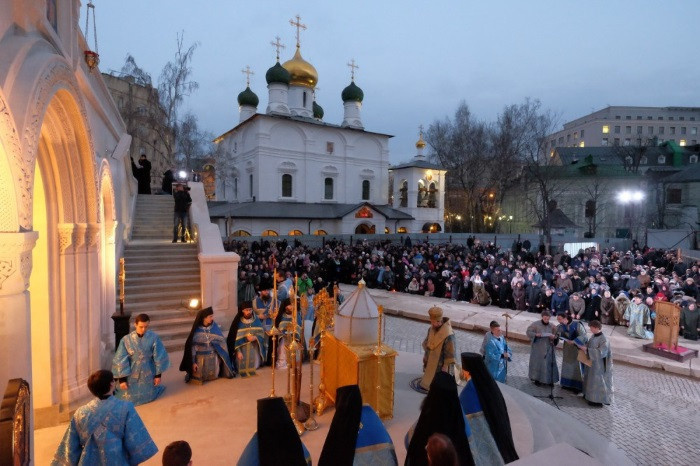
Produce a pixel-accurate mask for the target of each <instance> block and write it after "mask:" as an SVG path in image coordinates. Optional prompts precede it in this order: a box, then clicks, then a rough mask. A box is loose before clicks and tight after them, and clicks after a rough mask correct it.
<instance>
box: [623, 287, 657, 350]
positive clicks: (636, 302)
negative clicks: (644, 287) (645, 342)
mask: <svg viewBox="0 0 700 466" xmlns="http://www.w3.org/2000/svg"><path fill="white" fill-rule="evenodd" d="M623 319H624V320H626V321H627V322H628V324H627V327H629V328H628V329H627V335H629V336H631V337H634V338H644V339H650V338H654V334H653V333H652V332H651V331H649V330H647V329H646V327H647V325H649V324H651V311H650V310H649V307H648V306H647V305H646V304H644V303H643V302H642V295H641V293H638V294H636V295H635V296H634V297H633V298H632V302H631V303H630V304H629V305H628V306H627V309H626V310H625V314H624V316H623Z"/></svg>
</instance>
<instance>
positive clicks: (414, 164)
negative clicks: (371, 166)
mask: <svg viewBox="0 0 700 466" xmlns="http://www.w3.org/2000/svg"><path fill="white" fill-rule="evenodd" d="M400 168H423V169H426V170H444V169H445V168H443V167H441V166H439V165H436V164H434V163H432V162H430V161H429V160H427V159H425V158H422V159H421V158H418V157H414V158H413V159H411V160H410V161H408V162H406V163H401V164H399V165H392V166H390V167H389V170H398V169H400Z"/></svg>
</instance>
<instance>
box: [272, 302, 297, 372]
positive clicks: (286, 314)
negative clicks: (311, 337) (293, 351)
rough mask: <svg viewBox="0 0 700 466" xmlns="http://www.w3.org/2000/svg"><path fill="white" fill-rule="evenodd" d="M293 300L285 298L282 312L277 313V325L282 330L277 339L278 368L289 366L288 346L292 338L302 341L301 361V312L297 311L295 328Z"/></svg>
mask: <svg viewBox="0 0 700 466" xmlns="http://www.w3.org/2000/svg"><path fill="white" fill-rule="evenodd" d="M292 306H293V305H292V301H291V300H290V299H285V300H284V301H282V304H281V305H280V312H279V313H278V314H277V319H276V321H275V326H276V327H277V328H278V329H279V331H280V336H279V339H278V340H277V364H276V365H277V369H286V368H287V349H286V348H287V347H288V346H289V345H290V344H291V343H292V338H293V339H295V340H296V341H297V342H299V343H300V348H302V349H300V350H299V354H297V360H298V362H299V363H301V360H302V358H301V353H302V351H303V344H301V343H302V339H301V323H302V322H301V313H300V312H298V313H297V324H296V329H294V325H293V323H294V320H293V319H294V317H293V316H294V312H293V308H292Z"/></svg>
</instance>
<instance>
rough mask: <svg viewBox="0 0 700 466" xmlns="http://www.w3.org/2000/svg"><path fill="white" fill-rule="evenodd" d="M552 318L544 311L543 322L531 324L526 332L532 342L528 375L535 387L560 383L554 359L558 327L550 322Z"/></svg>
mask: <svg viewBox="0 0 700 466" xmlns="http://www.w3.org/2000/svg"><path fill="white" fill-rule="evenodd" d="M551 317H552V314H551V313H550V312H549V311H542V320H538V321H536V322H533V323H531V324H530V326H529V327H528V328H527V330H526V332H525V333H526V334H527V336H528V338H530V341H531V342H532V346H531V348H530V367H529V370H528V374H529V377H530V380H532V381H533V382H534V383H535V385H540V384H546V385H553V384H555V383H556V382H558V381H559V369H558V368H557V364H556V360H555V358H554V347H555V346H556V344H557V342H558V341H559V340H558V338H557V336H556V332H557V329H556V327H555V326H554V324H553V323H550V322H549V319H550V318H551Z"/></svg>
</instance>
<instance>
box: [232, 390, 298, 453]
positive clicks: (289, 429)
mask: <svg viewBox="0 0 700 466" xmlns="http://www.w3.org/2000/svg"><path fill="white" fill-rule="evenodd" d="M236 464H237V465H238V466H258V465H260V466H277V465H289V466H311V455H310V454H309V451H308V450H307V449H306V447H305V446H304V444H303V443H302V441H301V439H300V438H299V434H298V433H297V430H296V428H295V427H294V423H293V422H292V417H291V416H290V415H289V410H287V406H286V405H285V404H284V400H283V399H282V398H280V397H275V398H262V399H260V400H258V431H257V432H256V433H255V434H253V438H251V439H250V442H248V445H247V446H246V447H245V449H244V450H243V453H241V457H240V458H239V459H238V463H236Z"/></svg>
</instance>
